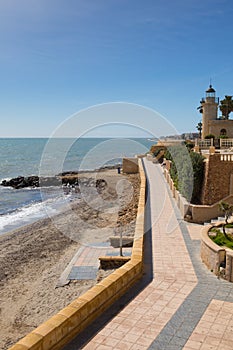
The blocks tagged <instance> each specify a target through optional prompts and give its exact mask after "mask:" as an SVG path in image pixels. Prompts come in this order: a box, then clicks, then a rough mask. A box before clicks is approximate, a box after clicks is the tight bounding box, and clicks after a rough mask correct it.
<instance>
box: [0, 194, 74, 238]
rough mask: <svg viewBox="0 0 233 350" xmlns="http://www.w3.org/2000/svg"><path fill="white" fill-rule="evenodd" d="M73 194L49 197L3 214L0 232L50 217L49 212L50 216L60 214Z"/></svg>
mask: <svg viewBox="0 0 233 350" xmlns="http://www.w3.org/2000/svg"><path fill="white" fill-rule="evenodd" d="M71 196H72V195H68V196H66V197H65V198H64V196H59V197H55V198H49V199H47V200H46V201H42V202H41V201H40V202H37V203H31V204H30V205H26V206H24V207H21V208H17V209H14V210H12V211H11V212H8V213H7V214H1V215H0V234H3V233H6V232H8V231H11V230H13V229H16V228H19V227H22V226H25V225H27V224H29V223H32V222H35V221H37V220H39V219H43V218H46V217H48V213H49V216H51V215H55V214H58V213H59V212H60V210H61V209H62V206H63V205H64V204H65V203H66V202H67V201H72V200H73V199H72V198H71Z"/></svg>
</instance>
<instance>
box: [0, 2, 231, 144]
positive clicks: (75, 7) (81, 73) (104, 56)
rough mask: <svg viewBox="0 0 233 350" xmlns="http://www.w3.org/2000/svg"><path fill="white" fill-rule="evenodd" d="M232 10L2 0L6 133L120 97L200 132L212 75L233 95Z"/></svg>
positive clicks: (0, 69) (1, 89) (0, 111)
mask: <svg viewBox="0 0 233 350" xmlns="http://www.w3.org/2000/svg"><path fill="white" fill-rule="evenodd" d="M232 18H233V3H232V1H230V0H175V1H169V2H168V1H164V0H151V1H149V0H144V1H138V0H82V1H80V0H66V1H65V0H49V1H48V0H40V1H38V0H21V1H18V0H7V1H3V0H0V121H1V127H0V137H40V136H41V137H46V136H49V135H51V133H52V132H53V131H54V130H55V129H56V128H57V126H58V125H60V124H61V123H62V122H63V121H64V120H65V119H66V118H68V117H69V116H70V115H73V114H74V113H76V112H78V111H79V110H81V109H85V108H88V107H90V106H92V105H96V104H101V103H108V102H117V101H123V102H127V103H135V104H140V105H143V106H146V107H148V108H152V109H154V110H156V111H158V112H159V113H160V114H161V115H163V116H164V117H165V118H167V119H168V121H169V122H170V123H172V124H173V125H175V127H176V129H177V131H178V132H180V133H182V132H186V131H187V132H190V131H196V130H195V126H196V125H197V123H198V122H199V121H200V119H201V115H200V114H199V113H198V112H197V110H196V108H197V107H198V105H199V101H200V98H201V97H203V96H204V92H205V90H206V88H207V87H208V85H209V80H210V77H211V78H212V83H213V86H214V87H215V89H216V91H217V95H218V96H220V98H223V97H224V95H225V94H228V95H233V82H232V76H233V45H232V42H233V21H232ZM93 118H94V117H93ZM96 118H97V120H98V117H96ZM85 122H86V121H85V118H81V119H80V123H82V128H83V129H85ZM109 122H112V123H114V122H115V120H114V117H111V116H109ZM127 122H133V119H131V120H129V121H128V120H127ZM148 124H149V123H148ZM147 126H148V125H147Z"/></svg>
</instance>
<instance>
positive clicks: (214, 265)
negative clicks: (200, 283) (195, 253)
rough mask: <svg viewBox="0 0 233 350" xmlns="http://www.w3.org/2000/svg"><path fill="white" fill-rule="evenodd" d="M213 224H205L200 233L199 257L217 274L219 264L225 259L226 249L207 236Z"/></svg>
mask: <svg viewBox="0 0 233 350" xmlns="http://www.w3.org/2000/svg"><path fill="white" fill-rule="evenodd" d="M212 227H213V225H206V226H204V227H203V229H202V234H201V259H202V261H203V262H204V264H205V265H206V266H207V267H208V269H209V270H211V271H212V272H213V273H214V274H215V275H218V274H219V268H220V264H221V263H223V262H224V261H225V257H226V251H225V249H224V248H222V247H220V246H218V245H217V244H215V243H214V242H213V241H212V240H211V239H210V237H209V236H208V232H209V230H210V229H211V228H212Z"/></svg>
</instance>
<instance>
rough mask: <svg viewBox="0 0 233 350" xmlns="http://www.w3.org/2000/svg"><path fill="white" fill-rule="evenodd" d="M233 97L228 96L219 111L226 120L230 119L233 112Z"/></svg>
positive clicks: (221, 102) (221, 103)
mask: <svg viewBox="0 0 233 350" xmlns="http://www.w3.org/2000/svg"><path fill="white" fill-rule="evenodd" d="M232 97H233V96H228V95H226V96H225V98H224V99H223V100H221V101H220V106H219V109H220V111H221V112H222V115H223V117H224V119H229V114H230V113H231V112H233V100H232Z"/></svg>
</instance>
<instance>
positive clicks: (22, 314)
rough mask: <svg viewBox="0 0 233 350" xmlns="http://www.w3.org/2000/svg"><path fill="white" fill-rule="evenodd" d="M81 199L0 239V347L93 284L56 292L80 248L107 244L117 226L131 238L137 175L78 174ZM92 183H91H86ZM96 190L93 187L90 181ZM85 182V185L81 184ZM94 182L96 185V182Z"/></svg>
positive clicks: (113, 172) (78, 284)
mask: <svg viewBox="0 0 233 350" xmlns="http://www.w3.org/2000/svg"><path fill="white" fill-rule="evenodd" d="M80 177H82V178H83V179H84V180H86V183H87V184H89V187H88V186H87V187H86V188H87V191H86V192H85V189H86V188H85V186H84V188H83V189H82V187H81V193H82V192H83V194H84V195H83V198H82V199H81V200H80V199H79V200H78V201H75V200H74V201H72V202H71V203H70V205H69V208H68V209H67V208H63V209H62V211H61V213H59V214H57V215H55V216H53V217H48V218H45V219H43V220H39V221H37V222H34V223H32V224H30V225H27V226H24V227H22V228H19V229H17V230H14V231H12V232H9V233H6V234H4V235H2V236H0V266H1V269H0V287H1V288H0V315H1V317H0V348H2V349H7V348H8V347H10V346H11V345H12V344H14V343H15V342H16V341H18V340H19V339H20V338H22V337H23V336H25V335H26V334H27V333H29V332H30V331H32V330H33V329H34V328H35V327H37V326H38V325H39V324H41V323H42V322H44V321H45V320H47V319H48V318H49V317H51V316H52V315H54V314H55V313H56V312H58V311H59V310H60V309H62V308H63V307H65V306H66V305H68V304H69V303H70V302H71V301H72V300H74V299H75V298H77V297H78V296H80V295H81V294H83V293H84V292H85V291H86V290H88V289H89V288H90V287H91V286H93V285H94V284H95V283H97V282H98V281H99V280H100V279H102V278H104V276H105V275H107V274H109V273H111V270H108V271H103V270H99V272H98V276H97V279H96V280H83V281H73V282H70V283H69V284H68V285H65V286H64V287H59V288H56V286H57V282H58V279H59V277H60V276H61V274H62V272H63V271H64V270H65V268H66V267H67V265H68V264H69V262H70V261H71V259H72V257H73V256H74V254H75V253H76V252H77V250H78V249H79V247H81V246H82V245H83V244H87V245H88V244H98V243H100V242H102V243H103V242H108V239H109V237H110V236H112V235H113V234H114V232H116V229H117V227H119V226H121V227H122V226H123V227H124V228H125V234H127V235H133V232H134V224H135V219H136V214H137V203H138V196H139V183H140V180H139V175H138V174H131V175H122V174H117V171H116V169H111V170H103V171H101V172H98V173H97V174H96V173H92V172H89V173H82V174H81V175H80ZM90 179H91V180H90ZM93 179H94V181H95V182H96V181H97V180H98V184H99V186H98V187H97V188H95V189H93V185H92V184H93V181H92V180H93ZM83 183H84V184H85V181H83ZM96 183H97V182H96Z"/></svg>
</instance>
